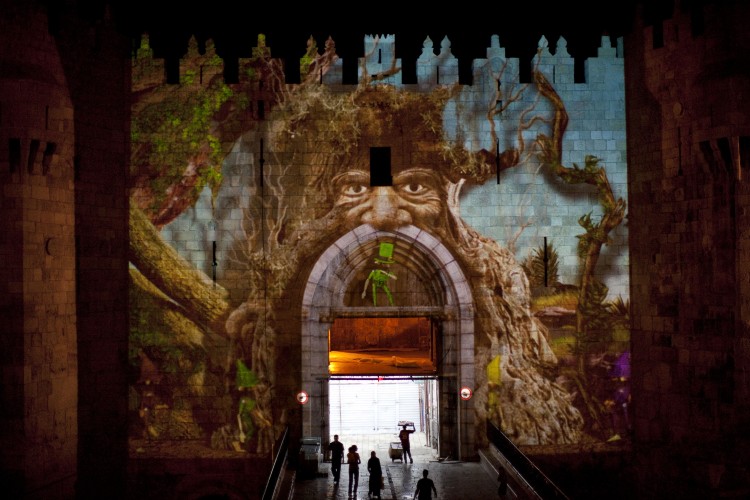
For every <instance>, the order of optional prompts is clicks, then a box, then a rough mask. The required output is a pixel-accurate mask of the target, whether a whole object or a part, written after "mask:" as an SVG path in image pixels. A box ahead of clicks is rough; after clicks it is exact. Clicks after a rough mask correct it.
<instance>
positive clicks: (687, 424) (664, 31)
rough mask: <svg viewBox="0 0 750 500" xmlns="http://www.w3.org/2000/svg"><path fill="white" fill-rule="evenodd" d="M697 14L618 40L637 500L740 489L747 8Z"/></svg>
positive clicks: (747, 362)
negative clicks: (625, 140) (623, 89)
mask: <svg viewBox="0 0 750 500" xmlns="http://www.w3.org/2000/svg"><path fill="white" fill-rule="evenodd" d="M701 3H702V2H697V3H696V4H697V5H694V6H693V8H692V9H690V8H688V7H687V3H686V2H682V4H684V5H680V2H676V4H677V5H676V8H675V10H674V14H673V16H672V17H671V18H669V19H667V20H664V21H663V22H662V20H656V22H654V23H653V25H644V16H643V15H642V14H641V15H638V16H637V21H636V22H637V24H636V26H635V27H634V29H633V32H632V34H631V36H629V37H627V38H626V46H625V49H626V52H625V65H626V66H625V67H626V74H625V81H626V101H627V110H628V115H627V137H628V175H629V179H628V191H629V195H630V202H629V207H630V208H629V209H630V214H629V230H630V251H631V259H630V262H631V303H632V330H631V335H632V337H631V338H632V346H633V353H632V360H633V379H632V382H633V407H634V411H635V446H636V459H637V464H638V467H637V468H638V470H639V471H640V473H639V474H637V477H638V478H640V479H641V483H640V484H639V498H663V497H664V496H666V495H667V494H670V495H672V494H678V495H680V496H681V497H683V498H697V497H700V498H709V497H714V496H715V495H716V494H717V492H719V491H723V492H731V491H737V490H738V488H743V487H744V488H748V475H749V473H748V468H747V463H748V461H749V459H750V456H749V455H748V450H750V445H749V444H750V443H748V438H747V429H748V428H750V427H749V425H750V421H749V420H748V416H749V415H750V411H749V409H750V408H749V406H748V405H749V404H750V398H749V396H750V394H749V392H750V378H748V375H747V371H748V368H750V330H749V329H748V321H750V309H749V308H748V305H749V303H748V302H749V301H750V295H749V294H748V292H750V280H749V279H748V276H749V275H750V257H748V255H749V254H748V251H747V250H748V246H749V245H750V243H749V241H750V240H749V238H750V226H749V225H748V222H750V219H748V206H749V205H748V203H749V202H750V198H749V197H748V195H749V194H750V191H749V190H748V185H747V179H748V174H749V173H750V171H749V170H748V169H749V168H750V73H748V67H750V59H749V58H748V54H750V31H748V29H747V26H748V22H750V5H749V4H748V3H747V2H715V3H712V2H706V5H705V6H704V5H700V4H701ZM742 429H745V430H744V431H742ZM745 493H747V490H745Z"/></svg>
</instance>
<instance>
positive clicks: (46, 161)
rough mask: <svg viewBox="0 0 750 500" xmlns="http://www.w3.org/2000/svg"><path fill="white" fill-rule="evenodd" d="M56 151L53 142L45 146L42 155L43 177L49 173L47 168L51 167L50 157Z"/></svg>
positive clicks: (55, 145)
mask: <svg viewBox="0 0 750 500" xmlns="http://www.w3.org/2000/svg"><path fill="white" fill-rule="evenodd" d="M56 150H57V144H55V143H54V142H48V143H47V146H45V148H44V155H43V156H42V173H43V174H45V175H46V174H47V172H49V168H50V166H51V165H52V157H53V156H54V154H55V151H56Z"/></svg>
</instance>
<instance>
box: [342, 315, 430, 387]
mask: <svg viewBox="0 0 750 500" xmlns="http://www.w3.org/2000/svg"><path fill="white" fill-rule="evenodd" d="M437 330H438V323H437V322H436V321H435V320H433V319H432V318H429V317H398V318H393V317H387V318H380V317H358V318H336V319H335V320H334V321H333V325H332V326H331V329H330V330H329V331H328V373H329V374H330V375H334V376H338V375H434V374H435V373H437V371H438V359H437V353H438V352H440V351H439V349H438V345H437V344H438V341H439V336H438V335H437Z"/></svg>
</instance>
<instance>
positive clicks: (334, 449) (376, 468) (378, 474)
mask: <svg viewBox="0 0 750 500" xmlns="http://www.w3.org/2000/svg"><path fill="white" fill-rule="evenodd" d="M412 432H414V431H413V430H412V431H407V430H406V426H404V430H402V431H401V432H400V433H399V438H400V439H401V444H402V448H403V453H404V456H403V461H404V462H406V453H408V454H409V460H410V462H411V463H414V459H413V458H412V456H411V448H410V446H409V434H410V433H412ZM404 440H406V445H404ZM328 450H329V452H330V453H331V473H332V474H333V484H334V485H335V486H338V484H339V479H340V478H341V464H343V463H347V464H348V465H349V497H350V498H351V497H352V495H354V496H356V494H357V488H358V487H359V465H360V464H361V463H362V460H361V459H360V456H359V453H357V445H356V444H353V445H351V446H350V447H349V449H348V452H347V454H346V456H345V455H344V444H343V443H342V442H341V441H339V436H338V434H335V435H334V436H333V441H331V443H329V445H328ZM344 459H346V462H344ZM367 472H368V473H369V474H370V480H369V485H368V486H369V487H368V491H367V496H368V497H370V498H381V496H380V491H381V490H382V489H384V487H385V485H384V482H383V469H382V467H381V466H380V459H379V458H378V456H377V454H376V453H375V452H374V451H371V452H370V459H369V460H368V461H367ZM427 474H428V471H427V469H425V470H424V471H423V472H422V476H423V477H422V479H420V480H419V481H417V490H416V491H415V492H414V498H415V499H416V498H417V495H419V500H431V499H432V493H433V492H434V493H435V496H437V490H436V489H435V483H434V482H433V481H432V480H431V479H429V478H428V477H427Z"/></svg>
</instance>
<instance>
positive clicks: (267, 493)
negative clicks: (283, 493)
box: [262, 425, 289, 500]
mask: <svg viewBox="0 0 750 500" xmlns="http://www.w3.org/2000/svg"><path fill="white" fill-rule="evenodd" d="M288 451H289V426H288V425H287V426H286V428H285V429H284V434H283V435H282V436H281V439H280V440H279V450H278V451H277V452H276V457H275V458H274V460H273V467H272V468H271V473H270V474H269V476H268V481H266V488H265V490H263V497H262V498H263V500H271V499H272V498H273V493H274V491H276V484H277V483H278V482H279V477H280V476H281V468H282V467H283V466H284V463H285V462H286V456H287V453H288Z"/></svg>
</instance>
